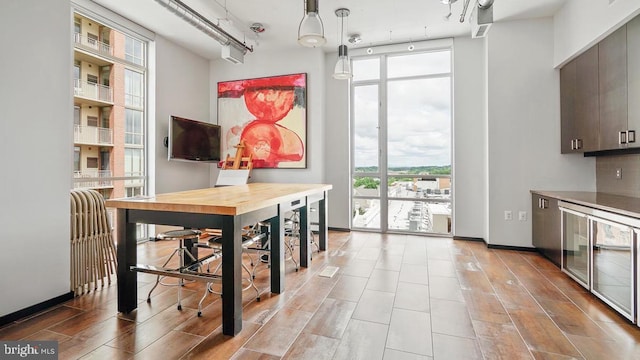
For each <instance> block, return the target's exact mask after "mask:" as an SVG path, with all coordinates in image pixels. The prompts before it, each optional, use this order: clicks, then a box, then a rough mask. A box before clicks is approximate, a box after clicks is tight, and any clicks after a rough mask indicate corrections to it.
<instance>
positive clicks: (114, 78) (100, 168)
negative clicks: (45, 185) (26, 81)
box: [73, 13, 146, 198]
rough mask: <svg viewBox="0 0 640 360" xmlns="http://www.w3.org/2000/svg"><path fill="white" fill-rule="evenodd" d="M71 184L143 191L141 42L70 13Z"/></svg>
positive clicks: (109, 191)
mask: <svg viewBox="0 0 640 360" xmlns="http://www.w3.org/2000/svg"><path fill="white" fill-rule="evenodd" d="M73 41H74V74H73V76H74V119H73V121H74V187H76V188H79V187H83V188H92V189H96V190H98V191H99V192H101V193H102V195H103V196H104V197H105V198H111V197H123V196H133V195H139V194H143V193H145V189H144V187H145V181H146V177H145V154H144V147H145V139H144V135H145V134H144V129H145V126H144V124H145V122H144V118H145V116H144V110H145V101H144V99H145V97H144V94H145V81H144V79H145V74H146V68H145V47H146V46H145V43H144V42H143V41H141V40H138V39H136V38H134V37H132V36H129V35H127V34H123V33H121V32H119V31H116V30H115V29H112V28H110V27H108V26H105V25H103V24H100V23H99V22H97V21H94V20H93V19H90V18H88V17H85V16H83V15H81V14H77V13H76V14H75V15H74V39H73Z"/></svg>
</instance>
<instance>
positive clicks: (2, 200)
mask: <svg viewBox="0 0 640 360" xmlns="http://www.w3.org/2000/svg"><path fill="white" fill-rule="evenodd" d="M26 24H28V26H25V25H26ZM71 26H72V17H71V8H70V5H69V1H68V0H49V1H41V0H21V1H8V2H7V1H5V2H3V4H2V11H1V12H0V48H2V49H3V51H1V52H0V64H2V65H1V66H0V79H2V80H1V81H0V102H1V103H2V106H0V167H1V168H2V175H1V176H0V177H1V178H2V186H0V239H2V251H0V274H1V276H0V289H2V290H3V294H2V301H0V316H3V315H6V314H10V313H12V312H15V311H17V310H20V309H23V308H25V307H28V306H32V305H35V304H38V303H40V302H43V301H46V300H49V299H52V298H55V297H57V296H60V295H63V294H67V293H69V285H70V283H69V239H70V233H69V201H70V200H69V189H70V188H71V174H72V170H73V168H72V165H73V160H72V159H73V158H72V155H73V146H72V145H73V128H72V126H73V122H72V121H71V119H72V118H73V100H72V83H71V79H72V77H73V75H72V52H71V44H70V41H71ZM17 29H22V30H20V31H18V30H17Z"/></svg>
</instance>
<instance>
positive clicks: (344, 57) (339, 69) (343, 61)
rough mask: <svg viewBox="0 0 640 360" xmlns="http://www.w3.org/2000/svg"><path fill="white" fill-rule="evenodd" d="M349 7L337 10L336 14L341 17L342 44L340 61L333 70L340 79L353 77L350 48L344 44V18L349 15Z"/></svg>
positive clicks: (339, 49)
mask: <svg viewBox="0 0 640 360" xmlns="http://www.w3.org/2000/svg"><path fill="white" fill-rule="evenodd" d="M349 13H350V11H349V9H345V8H340V9H337V10H336V16H337V17H338V18H340V24H341V26H340V46H338V61H337V62H336V66H335V68H334V70H333V78H334V79H338V80H346V79H351V77H352V76H353V75H352V74H351V62H350V60H349V48H348V47H347V45H345V44H344V42H343V40H344V19H345V18H346V17H347V16H349Z"/></svg>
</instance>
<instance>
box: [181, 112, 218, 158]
mask: <svg viewBox="0 0 640 360" xmlns="http://www.w3.org/2000/svg"><path fill="white" fill-rule="evenodd" d="M221 133H222V131H221V128H220V126H219V125H216V124H210V123H206V122H203V121H196V120H190V119H185V118H181V117H178V116H171V123H170V124H169V144H168V147H169V160H190V161H219V160H220V139H221Z"/></svg>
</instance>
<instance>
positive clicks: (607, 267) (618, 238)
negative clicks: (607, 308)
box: [593, 220, 633, 315]
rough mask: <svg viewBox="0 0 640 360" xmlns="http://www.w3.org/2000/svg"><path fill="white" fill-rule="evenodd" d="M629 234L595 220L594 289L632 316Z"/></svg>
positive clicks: (624, 230) (615, 226)
mask: <svg viewBox="0 0 640 360" xmlns="http://www.w3.org/2000/svg"><path fill="white" fill-rule="evenodd" d="M631 256H632V249H631V231H630V229H629V228H628V227H626V226H619V225H612V224H608V223H605V222H600V221H597V220H594V235H593V290H594V291H596V292H598V293H599V294H601V295H602V296H604V297H605V298H607V299H608V300H610V301H611V302H612V303H614V304H615V305H617V306H619V307H620V308H622V310H623V311H625V312H627V314H629V315H630V314H631V306H632V302H631V299H632V298H633V292H632V289H633V281H632V280H633V278H632V271H631V270H632V262H631Z"/></svg>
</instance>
